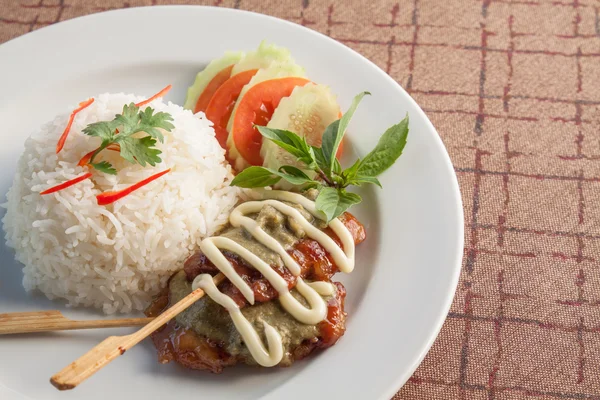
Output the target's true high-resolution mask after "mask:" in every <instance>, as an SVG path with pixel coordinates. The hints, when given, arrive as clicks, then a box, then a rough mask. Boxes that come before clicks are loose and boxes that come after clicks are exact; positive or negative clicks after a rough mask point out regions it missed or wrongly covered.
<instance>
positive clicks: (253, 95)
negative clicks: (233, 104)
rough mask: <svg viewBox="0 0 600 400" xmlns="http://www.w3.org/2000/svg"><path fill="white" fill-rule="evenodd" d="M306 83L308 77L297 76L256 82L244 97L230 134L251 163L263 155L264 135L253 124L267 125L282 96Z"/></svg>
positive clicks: (256, 162)
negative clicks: (261, 148) (261, 151)
mask: <svg viewBox="0 0 600 400" xmlns="http://www.w3.org/2000/svg"><path fill="white" fill-rule="evenodd" d="M307 83H310V81H309V80H308V79H304V78H298V77H288V78H279V79H271V80H268V81H264V82H260V83H257V84H256V85H254V86H253V87H251V88H250V89H249V90H248V91H247V92H246V94H245V95H244V97H242V99H241V100H240V103H239V105H238V108H237V110H236V112H235V116H234V120H233V127H232V128H231V134H232V135H233V141H234V143H235V147H236V148H237V150H238V151H239V152H240V154H241V156H242V157H244V159H245V160H246V161H248V163H250V164H252V165H262V163H263V160H262V157H261V156H260V147H261V145H262V135H261V134H260V133H259V132H258V130H256V129H255V128H254V125H266V124H267V123H268V122H269V120H270V119H271V116H272V115H273V112H274V111H275V109H276V108H277V106H278V105H279V102H280V101H281V99H282V98H284V97H288V96H289V95H290V94H292V91H293V90H294V88H295V87H296V86H304V85H306V84H307Z"/></svg>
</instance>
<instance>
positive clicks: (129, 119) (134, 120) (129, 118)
mask: <svg viewBox="0 0 600 400" xmlns="http://www.w3.org/2000/svg"><path fill="white" fill-rule="evenodd" d="M139 121H140V118H139V115H138V108H137V107H136V105H135V104H134V103H130V104H127V105H124V106H123V113H122V114H117V115H116V116H115V119H114V120H113V122H114V123H115V124H116V125H120V126H121V127H122V128H121V130H122V131H123V132H121V133H125V132H127V133H129V132H131V133H133V131H134V130H135V128H136V127H137V125H138V123H139Z"/></svg>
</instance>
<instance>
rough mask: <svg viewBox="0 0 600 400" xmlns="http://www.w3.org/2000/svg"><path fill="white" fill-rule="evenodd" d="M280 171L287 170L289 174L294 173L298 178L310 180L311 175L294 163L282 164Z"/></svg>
mask: <svg viewBox="0 0 600 400" xmlns="http://www.w3.org/2000/svg"><path fill="white" fill-rule="evenodd" d="M279 172H285V173H286V174H288V175H292V176H294V177H297V178H303V179H305V180H307V181H310V180H312V179H310V177H309V176H308V175H306V174H305V173H304V171H302V170H301V169H300V168H296V167H294V166H293V165H282V166H281V167H279Z"/></svg>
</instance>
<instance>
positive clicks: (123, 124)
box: [83, 103, 174, 175]
mask: <svg viewBox="0 0 600 400" xmlns="http://www.w3.org/2000/svg"><path fill="white" fill-rule="evenodd" d="M169 121H173V117H171V114H168V113H164V112H157V113H156V114H155V113H154V110H153V109H152V108H150V107H146V109H145V110H144V111H140V110H139V107H137V106H136V105H135V104H134V103H131V104H129V105H125V106H123V113H122V114H117V115H116V116H115V118H114V119H113V120H112V121H102V122H95V123H93V124H90V125H88V126H87V127H86V128H85V129H84V130H83V133H85V134H86V135H89V136H95V137H99V138H100V139H101V140H102V143H101V144H100V147H98V149H96V151H94V153H93V154H92V156H91V158H90V160H89V165H91V166H92V167H94V168H95V169H97V170H99V171H101V172H104V173H107V174H111V175H115V174H116V173H117V171H116V170H115V168H114V167H113V166H112V165H111V164H110V163H109V162H107V161H100V162H94V159H95V158H96V156H97V155H98V154H99V153H100V152H101V151H102V150H104V149H106V148H107V147H108V146H110V145H118V148H119V152H120V155H121V157H123V158H124V159H125V160H127V161H129V162H130V163H132V164H140V165H141V166H142V167H145V166H146V164H149V165H151V166H155V165H156V164H158V163H160V162H162V160H161V158H160V157H159V154H161V151H160V150H159V149H157V148H156V147H154V145H156V141H157V140H159V141H160V142H161V143H162V142H163V140H164V138H163V135H162V133H161V131H160V129H164V130H165V131H167V132H170V131H171V130H172V129H173V128H174V126H173V124H171V122H169ZM140 132H142V133H145V134H146V136H144V135H141V134H140Z"/></svg>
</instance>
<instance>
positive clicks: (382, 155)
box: [357, 115, 408, 177]
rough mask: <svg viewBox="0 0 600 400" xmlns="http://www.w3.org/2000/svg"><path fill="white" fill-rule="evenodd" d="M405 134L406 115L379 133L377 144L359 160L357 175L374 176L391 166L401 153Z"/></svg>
mask: <svg viewBox="0 0 600 400" xmlns="http://www.w3.org/2000/svg"><path fill="white" fill-rule="evenodd" d="M407 136H408V115H407V116H406V117H405V118H404V119H403V120H402V121H400V123H398V124H396V125H393V126H392V127H390V128H389V129H388V130H387V131H385V133H384V134H383V135H381V138H379V142H378V143H377V146H375V148H374V149H373V150H372V151H371V152H370V153H369V154H367V155H366V156H365V158H363V160H362V161H361V163H360V166H359V167H358V170H357V175H362V176H371V177H375V176H378V175H379V174H381V173H382V172H383V171H385V170H386V169H388V168H389V167H391V166H392V165H393V164H394V162H396V160H397V159H398V157H400V155H401V154H402V150H404V146H405V145H406V138H407Z"/></svg>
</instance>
